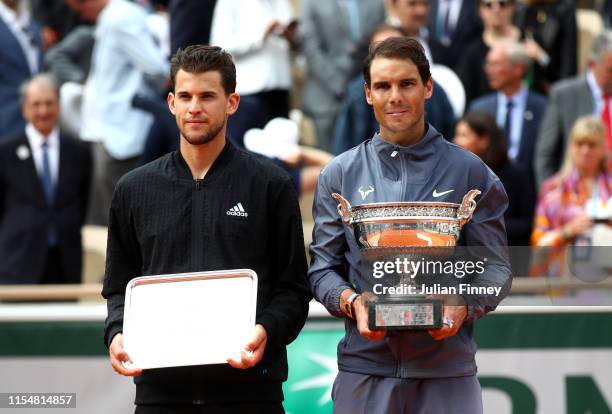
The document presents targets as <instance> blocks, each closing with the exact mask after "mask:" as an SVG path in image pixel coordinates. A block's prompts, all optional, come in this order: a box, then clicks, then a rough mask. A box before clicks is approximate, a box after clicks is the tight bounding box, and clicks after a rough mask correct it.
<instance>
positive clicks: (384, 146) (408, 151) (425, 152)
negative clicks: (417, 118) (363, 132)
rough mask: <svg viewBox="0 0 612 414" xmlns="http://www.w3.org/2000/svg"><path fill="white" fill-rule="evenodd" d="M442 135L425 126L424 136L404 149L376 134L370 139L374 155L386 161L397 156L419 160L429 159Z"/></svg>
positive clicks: (429, 126) (431, 127)
mask: <svg viewBox="0 0 612 414" xmlns="http://www.w3.org/2000/svg"><path fill="white" fill-rule="evenodd" d="M442 139H443V138H442V135H441V134H440V133H439V132H438V131H437V130H436V129H435V128H434V127H433V126H431V125H429V124H427V123H426V124H425V135H424V136H423V138H422V139H421V140H420V141H419V142H417V143H416V144H413V145H409V146H407V147H404V146H402V145H398V144H393V143H391V142H389V141H385V139H384V138H383V137H381V136H380V134H379V133H378V132H377V133H376V134H374V138H372V144H373V146H374V149H375V151H376V154H377V155H378V156H379V157H380V158H381V159H382V160H386V159H389V157H392V158H396V157H397V156H398V155H401V156H402V157H406V158H409V159H412V160H420V159H425V158H428V157H430V156H431V155H433V154H434V153H435V152H436V148H437V147H438V145H439V143H440V142H441V140H442Z"/></svg>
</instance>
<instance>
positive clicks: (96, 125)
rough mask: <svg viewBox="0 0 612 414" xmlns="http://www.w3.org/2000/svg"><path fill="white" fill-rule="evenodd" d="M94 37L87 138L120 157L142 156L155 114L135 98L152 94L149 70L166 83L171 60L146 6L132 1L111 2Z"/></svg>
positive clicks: (85, 102)
mask: <svg viewBox="0 0 612 414" xmlns="http://www.w3.org/2000/svg"><path fill="white" fill-rule="evenodd" d="M94 37H95V46H94V49H93V53H92V58H91V70H90V72H89V77H88V78H87V83H86V84H85V91H84V95H83V109H82V112H83V125H82V128H81V138H83V139H84V140H87V141H96V140H100V141H101V142H102V143H103V144H104V148H105V149H106V151H108V153H109V154H110V155H111V156H112V157H113V158H115V159H118V160H125V159H128V158H131V157H136V156H139V155H140V154H141V153H142V150H143V149H144V145H145V140H146V137H147V133H148V131H149V128H150V126H151V124H152V123H153V117H152V115H151V114H149V113H146V112H144V111H142V110H140V109H136V108H134V107H133V106H132V98H133V97H134V95H136V93H140V94H143V95H150V94H151V93H152V90H151V87H150V84H149V83H147V82H146V80H145V75H148V76H149V77H150V79H153V78H155V79H156V80H157V81H159V82H160V85H161V83H163V81H165V79H167V77H168V69H169V65H168V62H167V61H166V60H165V59H164V56H163V54H162V52H161V50H160V49H159V47H158V46H156V45H155V42H154V41H153V35H152V34H151V33H150V31H149V28H148V27H147V16H146V13H145V11H144V9H142V8H141V7H140V6H138V5H136V4H133V3H129V2H127V1H126V0H110V1H109V2H108V4H107V5H106V7H104V9H103V10H102V13H100V15H99V16H98V21H97V24H96V29H95V32H94Z"/></svg>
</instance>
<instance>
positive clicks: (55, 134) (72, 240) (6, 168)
mask: <svg viewBox="0 0 612 414" xmlns="http://www.w3.org/2000/svg"><path fill="white" fill-rule="evenodd" d="M22 112H23V116H24V118H25V119H26V120H27V125H26V127H25V130H24V131H22V132H21V133H20V134H18V135H17V136H15V137H13V138H11V139H9V140H7V141H4V142H2V143H0V258H1V260H0V284H34V283H45V284H46V283H79V282H80V280H81V256H82V248H81V225H82V224H83V221H84V218H85V211H86V207H87V197H88V194H89V182H90V178H91V167H92V159H91V155H90V152H89V149H88V147H87V146H86V144H84V143H82V142H80V141H76V140H73V139H71V138H69V137H67V136H65V135H63V134H62V133H60V132H59V129H58V127H57V121H58V116H59V97H58V93H57V88H56V86H55V84H54V83H53V80H52V79H51V78H50V77H49V76H48V75H43V74H41V75H37V76H35V77H34V78H32V79H31V80H29V81H28V82H27V83H26V84H24V86H23V87H22Z"/></svg>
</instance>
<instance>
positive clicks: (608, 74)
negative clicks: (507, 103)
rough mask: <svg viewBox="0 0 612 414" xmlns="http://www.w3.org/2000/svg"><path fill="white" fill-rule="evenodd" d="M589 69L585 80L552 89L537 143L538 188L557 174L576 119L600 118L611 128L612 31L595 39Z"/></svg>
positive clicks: (572, 80)
mask: <svg viewBox="0 0 612 414" xmlns="http://www.w3.org/2000/svg"><path fill="white" fill-rule="evenodd" d="M588 67H589V70H588V71H587V73H586V75H585V76H580V77H574V78H571V79H567V80H563V81H561V82H559V83H558V84H556V85H554V87H553V89H552V92H551V94H550V98H549V100H548V106H547V108H546V112H545V113H544V119H542V124H541V126H540V132H539V137H538V140H537V143H536V154H535V157H536V159H535V172H536V179H537V180H538V184H541V183H542V182H543V181H544V180H545V179H546V178H548V177H550V176H551V175H553V174H555V173H557V172H558V171H559V168H560V166H561V161H562V159H563V154H565V151H566V148H567V142H568V136H569V132H570V130H571V128H572V126H573V125H574V122H575V121H576V119H578V118H579V117H580V116H582V115H588V114H594V115H596V116H599V117H602V119H603V121H604V124H605V125H610V122H611V121H610V119H611V118H610V116H611V115H610V104H611V101H610V99H611V98H610V96H611V95H612V31H609V30H607V31H605V32H604V33H602V34H600V35H599V36H597V38H596V39H595V41H594V42H593V47H592V50H591V54H590V57H589V62H588ZM608 145H612V136H608ZM611 147H612V146H611Z"/></svg>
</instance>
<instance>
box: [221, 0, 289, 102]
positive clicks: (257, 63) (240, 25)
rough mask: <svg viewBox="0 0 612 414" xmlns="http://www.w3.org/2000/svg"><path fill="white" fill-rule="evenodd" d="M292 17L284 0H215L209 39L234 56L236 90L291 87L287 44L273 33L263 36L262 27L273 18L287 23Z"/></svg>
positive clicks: (251, 92)
mask: <svg viewBox="0 0 612 414" xmlns="http://www.w3.org/2000/svg"><path fill="white" fill-rule="evenodd" d="M292 19H293V11H292V10H291V6H290V4H289V2H288V1H287V0H217V5H216V6H215V12H214V14H213V20H212V28H211V32H210V43H211V44H213V45H218V46H221V47H222V48H223V49H225V50H227V51H228V52H229V53H231V54H232V56H233V57H234V63H235V64H236V92H238V93H239V94H244V95H250V94H254V93H258V92H264V91H268V90H273V89H290V88H291V54H290V51H289V44H288V42H287V41H286V40H285V39H284V38H282V37H281V36H279V35H275V34H271V35H270V36H268V37H267V38H265V39H264V31H265V29H266V27H267V26H268V24H269V23H270V22H272V21H274V20H278V21H279V22H280V23H281V24H283V25H287V24H288V23H289V22H290V21H291V20H292Z"/></svg>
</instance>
